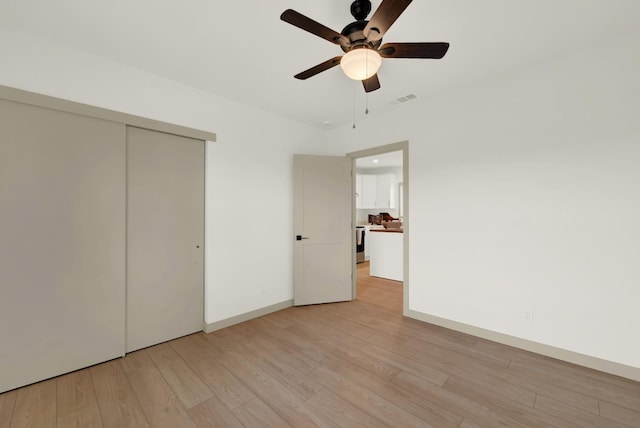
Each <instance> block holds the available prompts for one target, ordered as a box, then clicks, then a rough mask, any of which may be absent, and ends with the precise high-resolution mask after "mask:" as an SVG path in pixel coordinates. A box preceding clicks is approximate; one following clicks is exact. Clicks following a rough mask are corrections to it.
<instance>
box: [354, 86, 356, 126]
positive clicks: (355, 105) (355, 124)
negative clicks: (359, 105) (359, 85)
mask: <svg viewBox="0 0 640 428" xmlns="http://www.w3.org/2000/svg"><path fill="white" fill-rule="evenodd" d="M353 129H356V90H355V86H354V89H353Z"/></svg>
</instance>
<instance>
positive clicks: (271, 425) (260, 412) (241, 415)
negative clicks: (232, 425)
mask: <svg viewBox="0 0 640 428" xmlns="http://www.w3.org/2000/svg"><path fill="white" fill-rule="evenodd" d="M233 413H234V414H235V415H236V417H237V418H238V419H239V420H240V422H242V424H243V425H244V426H245V427H263V428H285V427H290V426H291V425H289V424H288V423H287V421H285V420H284V419H282V418H281V417H280V416H279V415H278V414H277V413H276V412H274V411H273V410H272V409H271V407H269V406H267V405H266V404H265V403H264V401H262V400H260V399H259V398H256V399H254V400H251V401H249V402H248V403H246V404H243V405H242V406H240V407H238V408H237V409H235V410H234V411H233Z"/></svg>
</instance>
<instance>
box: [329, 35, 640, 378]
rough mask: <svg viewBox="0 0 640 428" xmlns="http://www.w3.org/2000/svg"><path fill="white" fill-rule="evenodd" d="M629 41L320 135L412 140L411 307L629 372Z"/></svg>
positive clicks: (639, 41)
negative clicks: (529, 315) (527, 312)
mask: <svg viewBox="0 0 640 428" xmlns="http://www.w3.org/2000/svg"><path fill="white" fill-rule="evenodd" d="M638 52H640V35H639V34H636V35H634V36H630V37H628V38H625V39H622V40H615V41H609V42H607V43H603V44H602V45H600V46H590V47H589V48H588V49H585V50H583V51H580V52H576V53H574V54H572V55H569V56H566V57H563V58H558V59H557V60H555V61H551V62H548V63H544V64H538V65H537V66H535V67H532V68H530V69H528V70H522V71H521V72H519V73H513V74H511V75H505V76H502V77H500V78H499V79H495V80H493V81H486V82H482V83H481V84H478V85H476V86H475V87H473V88H463V89H461V90H460V91H458V92H457V93H453V94H449V95H446V96H445V95H443V96H440V97H421V101H419V103H420V104H415V105H413V106H411V110H408V109H405V108H403V107H402V106H398V107H397V108H396V109H395V110H393V111H392V112H391V113H390V114H389V115H388V116H385V117H384V120H383V121H379V122H378V121H377V119H376V118H375V117H371V118H369V119H367V120H366V121H363V122H361V123H358V126H357V128H356V130H353V129H351V128H350V127H345V128H342V129H339V130H334V131H330V132H329V133H328V136H327V141H328V142H331V143H332V144H333V149H334V150H335V151H336V152H342V153H346V152H350V151H355V150H360V149H363V148H367V147H375V146H379V145H383V144H389V143H394V142H398V141H403V140H408V141H409V174H410V178H409V184H410V210H409V212H410V219H409V221H410V225H409V227H410V256H409V269H410V273H409V281H410V296H409V307H410V309H411V310H414V311H417V312H419V313H422V314H427V315H433V316H437V317H441V318H445V319H448V320H453V321H457V322H461V323H465V324H468V325H472V326H475V327H480V328H484V329H489V330H492V331H495V332H499V333H504V334H508V335H512V336H516V337H519V338H524V339H529V340H532V341H535V342H538V343H542V344H545V345H550V346H555V347H558V348H561V349H564V350H569V351H572V352H577V353H581V354H586V355H589V356H592V357H597V358H601V359H605V360H608V361H613V362H616V363H620V364H625V365H628V366H632V367H636V368H640V341H638V340H636V336H637V332H638V326H639V325H640V311H638V302H640V286H639V285H640V262H639V260H640V221H638V219H639V218H640V120H638V114H639V113H640V55H638ZM390 124H393V125H390ZM525 308H533V310H534V322H533V323H532V324H528V323H525V322H523V321H522V319H521V318H522V311H523V310H524V309H525Z"/></svg>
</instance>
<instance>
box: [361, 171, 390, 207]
mask: <svg viewBox="0 0 640 428" xmlns="http://www.w3.org/2000/svg"><path fill="white" fill-rule="evenodd" d="M397 185H398V180H397V178H396V176H395V174H392V173H386V174H356V208H364V209H369V208H376V209H379V208H387V209H395V208H396V205H397V201H396V199H397V197H396V193H397V192H396V186H397Z"/></svg>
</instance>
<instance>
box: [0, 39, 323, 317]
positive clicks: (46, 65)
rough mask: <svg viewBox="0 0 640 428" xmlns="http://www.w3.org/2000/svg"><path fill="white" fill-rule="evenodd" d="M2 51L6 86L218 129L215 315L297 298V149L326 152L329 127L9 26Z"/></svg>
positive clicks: (210, 159)
mask: <svg viewBox="0 0 640 428" xmlns="http://www.w3.org/2000/svg"><path fill="white" fill-rule="evenodd" d="M0 57H2V67H0V84H1V85H5V86H10V87H14V88H18V89H24V90H28V91H32V92H38V93H42V94H45V95H51V96H55V97H59V98H64V99H68V100H72V101H77V102H82V103H86V104H90V105H95V106H98V107H103V108H108V109H112V110H118V111H122V112H125V113H130V114H135V115H139V116H143V117H148V118H152V119H156V120H162V121H165V122H170V123H174V124H178V125H183V126H190V127H193V128H198V129H203V130H207V131H212V132H215V133H217V136H218V142H216V143H207V159H206V163H207V164H206V168H207V179H206V180H207V181H206V189H207V190H206V192H207V195H206V208H207V224H206V228H207V232H206V234H207V236H206V243H205V244H206V247H205V248H206V286H205V294H206V308H205V321H206V322H207V323H212V322H215V321H218V320H222V319H226V318H228V317H231V316H235V315H239V314H243V313H246V312H248V311H251V310H254V309H259V308H263V307H266V306H270V305H273V304H276V303H280V302H283V301H286V300H289V299H292V298H293V273H292V272H293V267H292V260H293V242H294V241H293V226H292V219H293V202H292V200H293V185H292V176H293V153H317V154H321V153H322V151H323V148H324V143H323V141H322V133H321V131H318V130H316V129H315V128H311V127H307V126H304V125H300V124H298V123H296V122H292V121H290V120H286V119H283V118H280V117H277V116H275V115H272V114H270V113H268V112H265V111H260V110H256V109H252V108H249V107H246V106H242V105H240V104H238V103H235V102H232V101H229V100H225V99H222V98H219V97H216V96H214V95H211V94H208V93H205V92H202V91H199V90H196V89H194V88H190V87H188V86H185V85H182V84H179V83H176V82H173V81H170V80H167V79H164V78H161V77H159V76H155V75H152V74H149V73H146V72H143V71H140V70H137V69H134V68H130V67H127V66H124V65H121V64H118V63H115V62H112V61H108V60H105V59H102V58H98V57H95V56H92V55H87V54H84V53H81V52H78V51H74V50H70V49H68V48H66V47H64V46H61V45H57V44H54V43H51V42H49V41H47V40H43V39H39V38H35V37H33V36H29V35H26V34H22V33H17V32H10V31H7V30H1V29H0ZM321 143H322V144H321Z"/></svg>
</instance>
